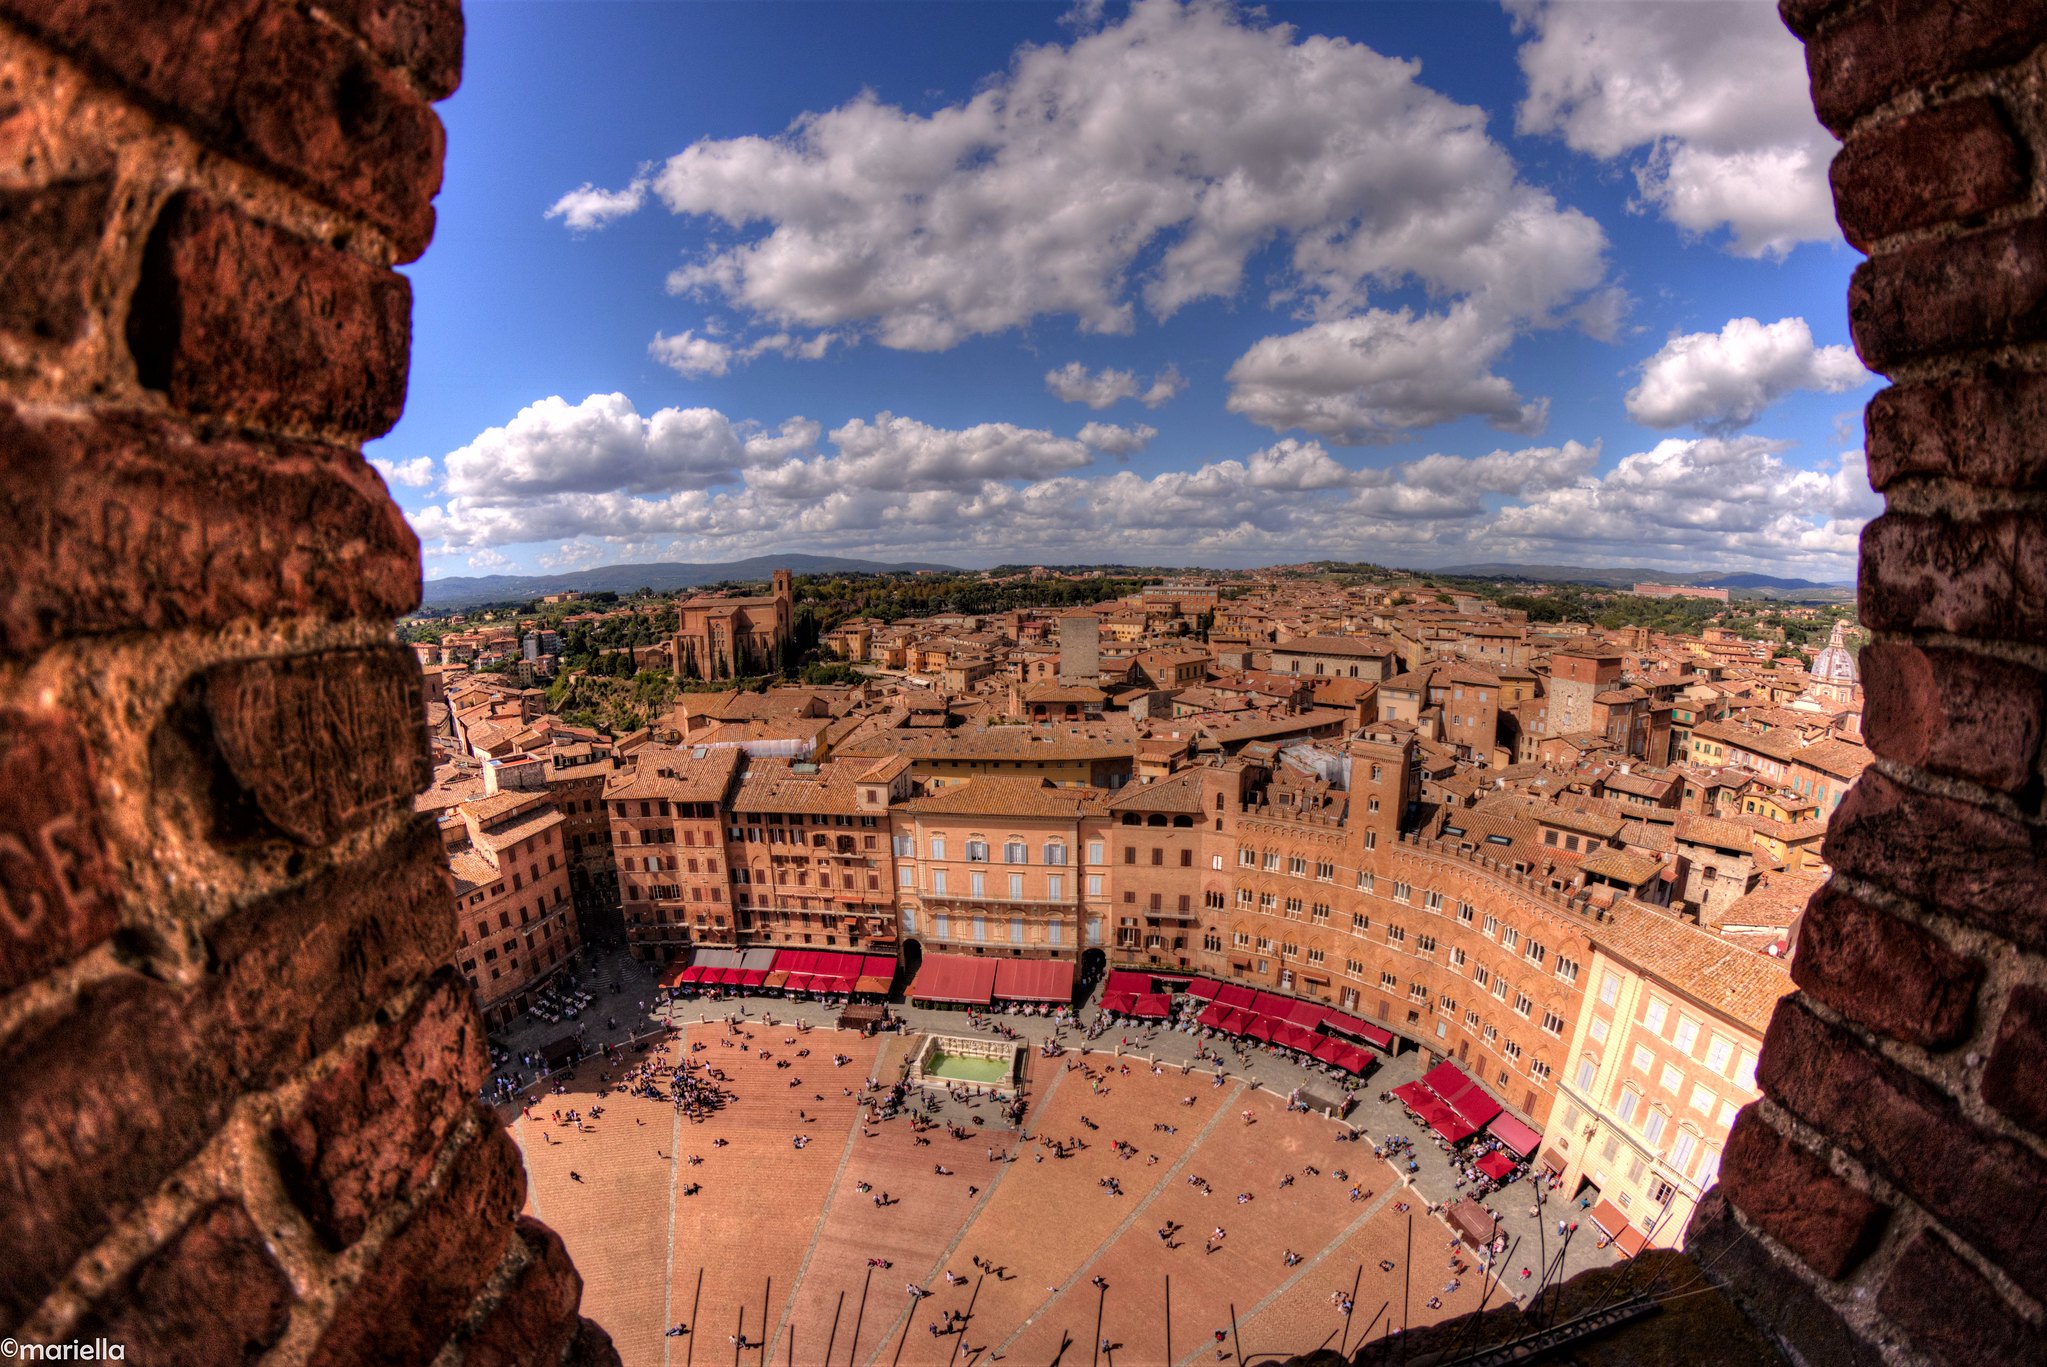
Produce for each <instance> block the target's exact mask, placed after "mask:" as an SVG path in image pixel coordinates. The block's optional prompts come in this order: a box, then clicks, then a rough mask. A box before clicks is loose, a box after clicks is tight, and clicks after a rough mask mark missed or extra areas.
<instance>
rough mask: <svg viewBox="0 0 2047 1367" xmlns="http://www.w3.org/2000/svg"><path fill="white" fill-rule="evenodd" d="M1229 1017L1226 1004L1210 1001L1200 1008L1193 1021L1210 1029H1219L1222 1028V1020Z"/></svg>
mask: <svg viewBox="0 0 2047 1367" xmlns="http://www.w3.org/2000/svg"><path fill="white" fill-rule="evenodd" d="M1229 1018H1230V1009H1229V1008H1228V1007H1227V1006H1222V1005H1220V1004H1218V1003H1216V1002H1210V1003H1209V1004H1208V1005H1206V1006H1204V1007H1202V1008H1201V1014H1200V1015H1198V1016H1196V1017H1195V1018H1194V1023H1195V1024H1196V1025H1205V1026H1207V1027H1208V1028H1209V1029H1211V1030H1220V1029H1222V1028H1223V1022H1224V1021H1227V1020H1228V1019H1229Z"/></svg>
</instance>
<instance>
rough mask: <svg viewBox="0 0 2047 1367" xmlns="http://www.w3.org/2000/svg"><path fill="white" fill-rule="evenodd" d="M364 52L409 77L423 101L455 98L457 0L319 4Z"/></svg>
mask: <svg viewBox="0 0 2047 1367" xmlns="http://www.w3.org/2000/svg"><path fill="white" fill-rule="evenodd" d="M320 8H321V9H323V10H325V11H326V12H327V14H328V15H329V16H330V17H332V18H333V19H334V20H335V21H336V22H337V23H341V24H346V25H347V26H348V27H349V28H351V29H353V30H354V31H355V32H356V33H357V34H359V35H360V36H361V37H362V40H363V41H364V42H366V43H368V44H369V45H370V50H371V51H372V52H374V53H376V54H377V56H379V57H381V58H382V59H383V60H385V61H387V62H389V63H391V64H392V65H393V66H397V67H402V68H403V69H405V70H406V71H409V72H411V73H412V78H413V79H414V80H415V81H418V82H419V86H420V89H421V90H423V91H425V92H426V94H427V95H428V97H429V98H432V99H436V100H442V99H446V98H447V97H448V96H450V95H452V94H454V93H455V86H456V84H457V83H458V82H460V81H461V79H462V32H463V29H462V4H461V0H321V5H320Z"/></svg>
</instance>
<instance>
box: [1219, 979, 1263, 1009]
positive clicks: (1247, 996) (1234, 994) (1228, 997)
mask: <svg viewBox="0 0 2047 1367" xmlns="http://www.w3.org/2000/svg"><path fill="white" fill-rule="evenodd" d="M1215 999H1216V1000H1217V1001H1219V1002H1221V1003H1222V1004H1223V1005H1224V1006H1249V1005H1250V1004H1251V1003H1252V1002H1254V1001H1256V1000H1257V999H1258V994H1257V993H1256V992H1254V991H1252V990H1251V989H1250V988H1248V987H1246V986H1245V985H1244V984H1242V983H1220V984H1218V985H1217V987H1216V989H1215Z"/></svg>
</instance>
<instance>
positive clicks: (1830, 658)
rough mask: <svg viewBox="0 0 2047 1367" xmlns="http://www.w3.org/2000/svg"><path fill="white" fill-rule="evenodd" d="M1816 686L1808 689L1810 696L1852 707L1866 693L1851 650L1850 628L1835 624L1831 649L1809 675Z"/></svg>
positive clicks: (1829, 640) (1816, 658)
mask: <svg viewBox="0 0 2047 1367" xmlns="http://www.w3.org/2000/svg"><path fill="white" fill-rule="evenodd" d="M1807 673H1808V674H1810V675H1811V677H1812V682H1811V683H1810V684H1808V685H1807V686H1806V690H1805V691H1806V696H1808V697H1811V698H1817V699H1819V700H1821V701H1823V702H1834V703H1850V702H1854V701H1855V699H1856V696H1857V695H1858V694H1860V693H1861V691H1862V683H1861V679H1860V676H1858V675H1857V674H1856V672H1855V653H1854V652H1853V651H1851V650H1849V649H1848V624H1847V623H1846V622H1836V623H1834V634H1833V635H1832V636H1830V637H1828V638H1827V648H1826V649H1825V650H1822V651H1821V652H1820V653H1819V654H1818V655H1816V656H1814V657H1813V662H1812V667H1811V669H1809V670H1808V671H1807Z"/></svg>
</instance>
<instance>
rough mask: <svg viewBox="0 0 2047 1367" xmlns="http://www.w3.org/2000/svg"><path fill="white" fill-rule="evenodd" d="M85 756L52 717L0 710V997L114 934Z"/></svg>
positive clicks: (76, 736)
mask: <svg viewBox="0 0 2047 1367" xmlns="http://www.w3.org/2000/svg"><path fill="white" fill-rule="evenodd" d="M93 793H94V788H93V763H92V754H91V752H90V751H88V750H87V749H86V747H85V738H84V737H83V736H82V735H80V733H79V730H78V724H77V723H76V722H74V721H73V720H72V719H71V718H70V717H69V716H68V715H66V714H64V713H62V712H58V711H28V710H24V709H20V708H0V992H4V991H8V990H10V989H12V988H15V987H18V986H20V985H21V984H22V983H24V982H27V981H28V980H29V979H30V978H33V977H35V976H36V975H38V974H40V973H44V972H47V971H48V970H50V969H52V968H54V967H56V966H57V965H59V964H62V963H65V962H67V961H69V960H70V959H72V958H75V957H76V956H78V955H79V954H82V953H84V952H85V951H86V950H88V949H90V948H92V947H93V946H94V945H96V944H98V943H100V941H102V940H104V939H106V938H107V937H108V936H109V935H111V934H113V933H114V926H115V923H116V918H117V915H118V909H117V906H116V900H115V890H116V888H117V886H118V874H117V872H116V870H115V868H114V864H113V860H112V859H111V858H109V856H108V853H107V840H106V832H105V829H104V826H103V825H102V823H101V821H100V816H99V807H98V804H97V803H96V802H95V801H94V797H93Z"/></svg>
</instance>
